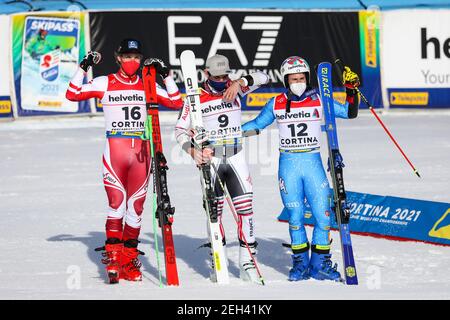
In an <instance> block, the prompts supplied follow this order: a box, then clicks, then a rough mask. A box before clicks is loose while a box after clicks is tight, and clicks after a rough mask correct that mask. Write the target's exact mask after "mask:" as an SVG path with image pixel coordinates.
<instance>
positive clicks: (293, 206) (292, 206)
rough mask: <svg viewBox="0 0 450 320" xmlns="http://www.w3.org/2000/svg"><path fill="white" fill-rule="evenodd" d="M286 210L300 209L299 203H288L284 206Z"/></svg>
mask: <svg viewBox="0 0 450 320" xmlns="http://www.w3.org/2000/svg"><path fill="white" fill-rule="evenodd" d="M285 206H286V208H299V207H300V203H298V202H297V201H295V202H288V203H286V204H285Z"/></svg>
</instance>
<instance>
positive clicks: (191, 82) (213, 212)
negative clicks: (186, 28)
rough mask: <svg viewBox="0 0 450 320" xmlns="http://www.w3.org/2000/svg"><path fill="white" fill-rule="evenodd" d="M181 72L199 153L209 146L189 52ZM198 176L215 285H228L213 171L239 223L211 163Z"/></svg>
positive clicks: (202, 166) (182, 54)
mask: <svg viewBox="0 0 450 320" xmlns="http://www.w3.org/2000/svg"><path fill="white" fill-rule="evenodd" d="M180 62H181V70H182V72H183V78H184V85H185V89H186V103H187V105H188V108H189V111H190V115H191V125H192V128H193V129H194V136H193V137H192V143H193V145H194V147H195V148H197V149H198V150H202V149H203V148H205V147H206V146H207V145H208V136H207V132H206V130H205V128H204V126H203V118H202V111H201V106H200V91H199V88H198V82H197V68H196V64H195V54H194V52H192V51H191V50H185V51H183V52H182V53H181V56H180ZM199 169H200V175H201V179H200V180H201V185H202V192H203V207H204V208H205V211H206V215H207V221H208V233H209V238H210V239H209V240H210V245H211V255H212V260H213V267H214V270H213V271H214V278H215V280H216V282H217V283H218V284H228V283H229V282H230V279H229V273H228V264H227V257H226V255H225V248H224V244H223V242H222V233H221V231H220V221H219V219H218V214H217V200H216V195H215V192H214V184H213V181H212V174H211V173H212V171H214V172H215V175H216V179H217V180H218V182H219V185H220V187H221V189H222V191H223V193H224V194H225V197H226V199H227V202H228V205H229V207H230V210H231V211H232V214H233V217H234V219H235V221H236V222H238V217H237V213H236V211H235V208H234V206H233V203H232V201H231V197H230V195H229V194H228V192H227V190H226V188H225V186H224V185H223V183H222V181H220V177H219V173H218V168H217V167H216V166H215V165H214V163H212V162H211V163H204V164H201V165H200V166H199ZM241 237H242V239H243V240H244V242H245V244H246V247H247V250H248V252H249V255H250V256H251V257H252V259H253V261H255V260H254V257H253V254H252V252H251V250H250V248H249V246H248V243H247V240H246V239H245V236H244V234H243V233H242V232H241ZM255 268H256V270H257V273H258V275H259V281H260V283H261V284H263V285H264V279H263V278H262V276H261V272H260V271H259V268H258V266H257V264H256V261H255Z"/></svg>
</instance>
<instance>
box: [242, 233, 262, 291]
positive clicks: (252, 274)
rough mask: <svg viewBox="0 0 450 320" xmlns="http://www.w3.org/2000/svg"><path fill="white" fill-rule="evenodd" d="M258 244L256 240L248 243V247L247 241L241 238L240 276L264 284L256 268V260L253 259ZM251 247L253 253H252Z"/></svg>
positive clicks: (245, 279)
mask: <svg viewBox="0 0 450 320" xmlns="http://www.w3.org/2000/svg"><path fill="white" fill-rule="evenodd" d="M257 245H258V243H257V242H256V241H255V242H252V243H248V248H247V246H246V244H245V242H244V241H242V240H239V278H241V279H242V280H244V281H249V282H253V283H257V284H263V282H262V279H261V277H260V276H259V274H258V270H257V269H256V265H255V261H254V260H253V259H255V255H256V246H257ZM249 249H250V252H251V253H252V255H250V252H249ZM252 256H253V257H252Z"/></svg>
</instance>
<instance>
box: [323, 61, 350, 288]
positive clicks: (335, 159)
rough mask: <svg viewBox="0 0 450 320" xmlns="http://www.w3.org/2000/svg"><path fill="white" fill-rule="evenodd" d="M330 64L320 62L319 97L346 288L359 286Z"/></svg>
mask: <svg viewBox="0 0 450 320" xmlns="http://www.w3.org/2000/svg"><path fill="white" fill-rule="evenodd" d="M331 76H332V74H331V63H329V62H322V63H320V64H319V66H318V68H317V80H318V83H319V91H320V97H321V101H322V106H323V110H324V118H325V132H326V135H327V142H328V166H329V171H330V175H331V180H332V183H333V196H334V197H333V201H334V207H333V211H334V212H335V215H336V221H337V224H338V228H339V235H340V239H341V248H342V258H343V262H344V275H345V282H346V283H347V284H348V285H356V284H358V277H357V274H356V266H355V259H354V257H353V246H352V241H351V237H350V228H349V222H350V210H349V207H348V205H347V203H346V194H345V188H344V176H343V167H344V163H343V159H342V156H341V154H340V152H339V143H338V137H337V128H336V118H335V113H334V102H333V84H332V80H331Z"/></svg>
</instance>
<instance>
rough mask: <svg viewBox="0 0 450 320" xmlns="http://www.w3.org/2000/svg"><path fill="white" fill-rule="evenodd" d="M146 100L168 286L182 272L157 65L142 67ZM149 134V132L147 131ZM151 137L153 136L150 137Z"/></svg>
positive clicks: (173, 283) (154, 181)
mask: <svg viewBox="0 0 450 320" xmlns="http://www.w3.org/2000/svg"><path fill="white" fill-rule="evenodd" d="M142 81H143V83H144V91H145V102H146V105H147V125H146V127H148V126H151V130H150V131H151V141H152V146H151V148H152V151H153V155H152V165H151V166H152V173H153V187H154V189H155V190H156V197H157V201H156V217H157V219H158V224H159V227H160V228H161V232H162V240H163V247H164V261H165V270H166V282H167V285H169V286H170V285H173V286H178V285H179V280H178V271H177V262H176V255H175V246H174V242H173V236H172V223H173V215H174V213H175V208H174V207H172V205H171V204H170V197H169V191H168V188H167V170H168V169H169V168H168V167H167V161H166V158H165V157H164V154H163V147H162V139H161V129H160V125H159V112H158V103H157V93H156V71H155V67H153V66H144V68H143V70H142ZM147 135H149V134H148V133H147ZM147 138H148V139H150V137H147Z"/></svg>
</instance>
